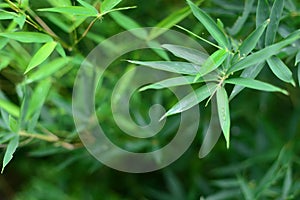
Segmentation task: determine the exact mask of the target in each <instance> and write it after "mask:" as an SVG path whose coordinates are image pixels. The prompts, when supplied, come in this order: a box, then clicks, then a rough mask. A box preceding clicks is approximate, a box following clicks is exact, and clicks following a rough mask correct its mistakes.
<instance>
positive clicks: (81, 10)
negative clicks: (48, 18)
mask: <svg viewBox="0 0 300 200" xmlns="http://www.w3.org/2000/svg"><path fill="white" fill-rule="evenodd" d="M38 11H41V12H56V13H62V14H69V15H78V16H86V17H96V16H97V15H98V11H97V10H96V9H95V10H91V9H89V8H85V7H83V6H66V7H55V8H41V9H38Z"/></svg>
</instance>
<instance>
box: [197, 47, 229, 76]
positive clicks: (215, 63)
mask: <svg viewBox="0 0 300 200" xmlns="http://www.w3.org/2000/svg"><path fill="white" fill-rule="evenodd" d="M227 56H228V52H227V51H226V50H224V49H220V50H218V51H216V52H214V53H213V54H212V55H211V56H209V58H208V59H207V60H206V61H205V63H204V64H203V66H202V67H201V68H200V70H199V72H198V74H197V76H196V78H195V80H198V78H200V77H201V76H204V75H206V74H208V73H209V72H212V71H213V70H215V69H217V68H218V67H219V66H220V65H221V64H222V63H223V62H224V61H225V59H226V58H227Z"/></svg>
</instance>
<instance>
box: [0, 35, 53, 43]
mask: <svg viewBox="0 0 300 200" xmlns="http://www.w3.org/2000/svg"><path fill="white" fill-rule="evenodd" d="M0 37H5V38H9V39H12V40H16V41H19V42H23V43H46V42H51V41H53V40H52V38H51V37H50V36H49V35H46V34H43V33H36V32H12V33H0Z"/></svg>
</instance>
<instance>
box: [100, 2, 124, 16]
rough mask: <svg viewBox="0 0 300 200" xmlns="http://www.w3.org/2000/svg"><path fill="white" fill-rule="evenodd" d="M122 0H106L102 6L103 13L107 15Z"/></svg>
mask: <svg viewBox="0 0 300 200" xmlns="http://www.w3.org/2000/svg"><path fill="white" fill-rule="evenodd" d="M121 1H122V0H104V1H103V2H102V4H101V13H102V14H103V13H105V12H108V11H110V10H111V9H113V8H114V7H115V6H116V5H118V4H119V3H120V2H121Z"/></svg>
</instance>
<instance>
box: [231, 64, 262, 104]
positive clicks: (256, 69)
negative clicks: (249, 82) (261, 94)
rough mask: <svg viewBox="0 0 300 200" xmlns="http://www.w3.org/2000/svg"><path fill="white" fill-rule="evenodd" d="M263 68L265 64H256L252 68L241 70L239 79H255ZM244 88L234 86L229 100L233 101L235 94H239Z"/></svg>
mask: <svg viewBox="0 0 300 200" xmlns="http://www.w3.org/2000/svg"><path fill="white" fill-rule="evenodd" d="M264 66H265V62H263V63H258V64H256V65H254V66H252V67H248V68H246V69H244V70H243V72H242V74H241V76H240V77H241V78H249V79H255V78H256V77H257V75H258V74H259V73H260V72H261V70H262V69H263V67H264ZM244 88H245V87H243V86H240V85H235V86H234V88H233V89H232V92H231V94H230V97H229V100H231V99H233V98H234V97H235V96H236V95H237V94H239V93H240V92H241V91H242V90H243V89H244Z"/></svg>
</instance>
